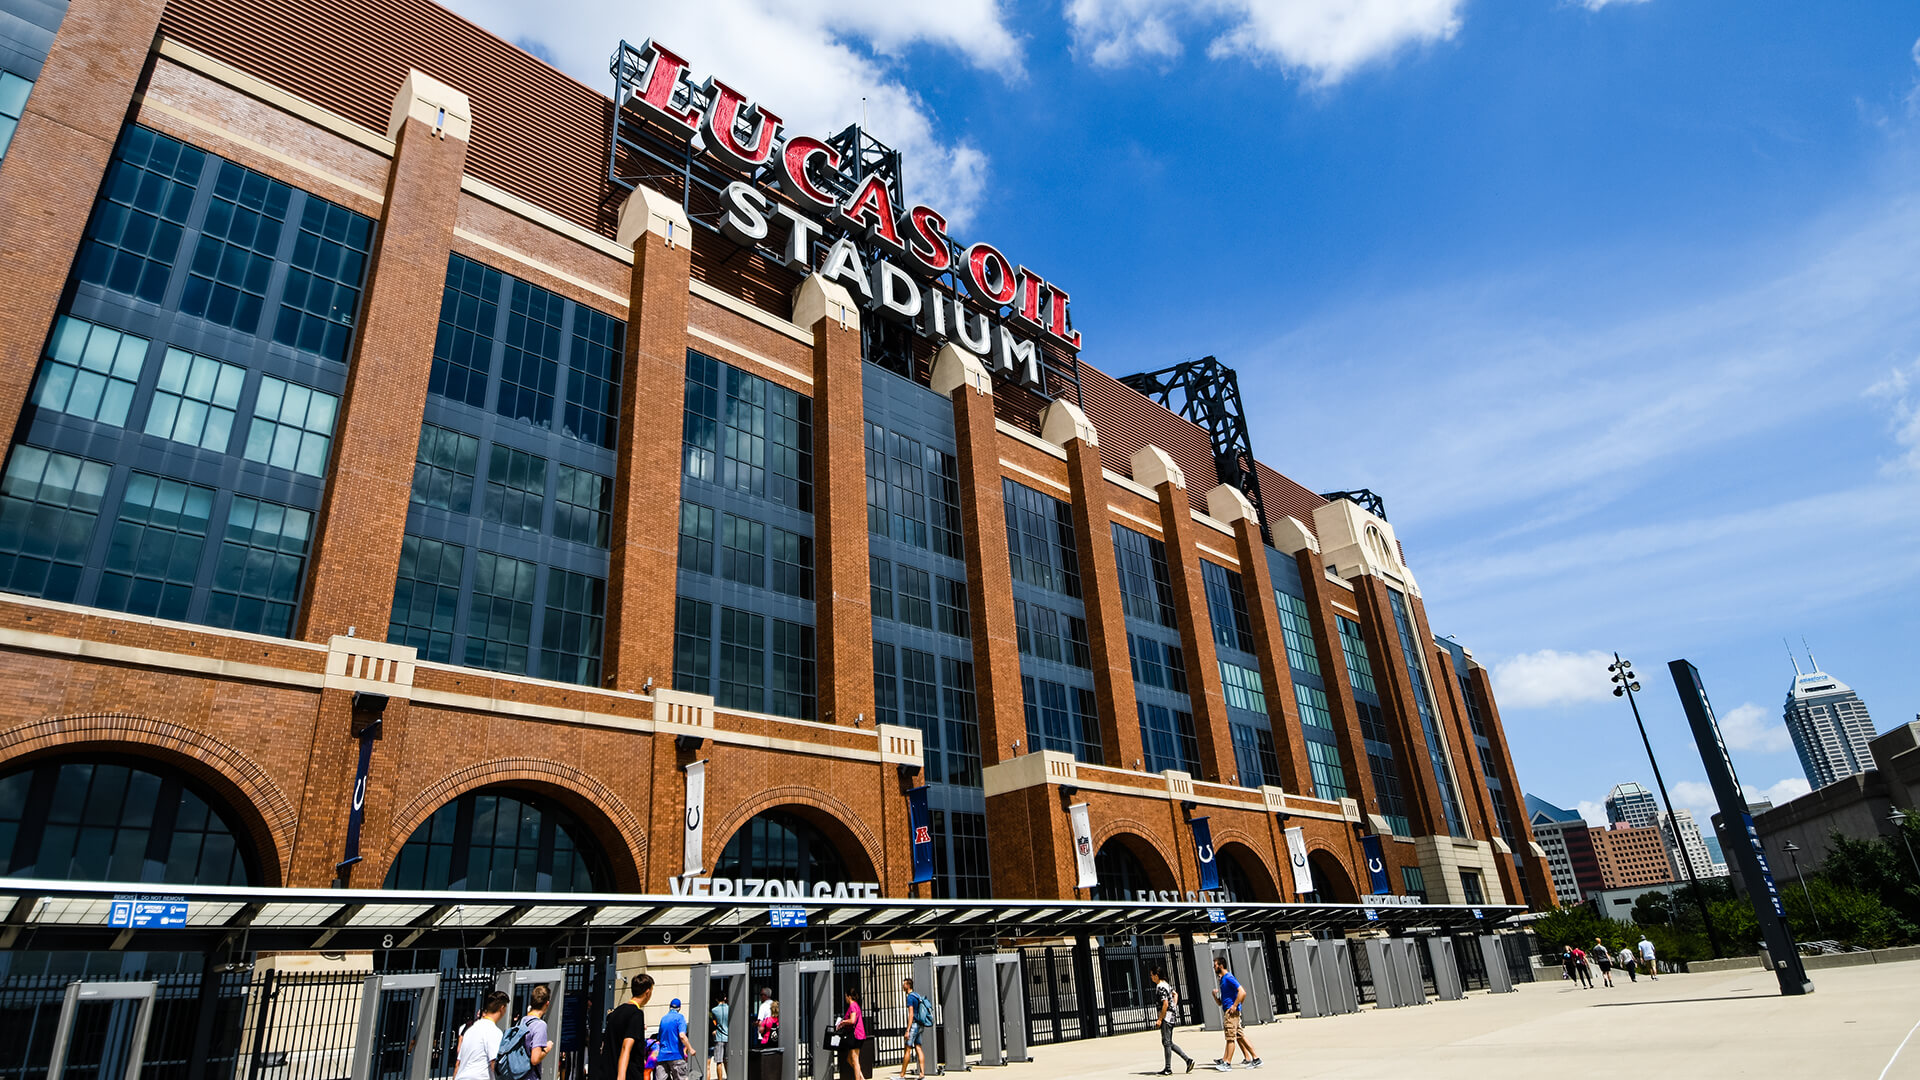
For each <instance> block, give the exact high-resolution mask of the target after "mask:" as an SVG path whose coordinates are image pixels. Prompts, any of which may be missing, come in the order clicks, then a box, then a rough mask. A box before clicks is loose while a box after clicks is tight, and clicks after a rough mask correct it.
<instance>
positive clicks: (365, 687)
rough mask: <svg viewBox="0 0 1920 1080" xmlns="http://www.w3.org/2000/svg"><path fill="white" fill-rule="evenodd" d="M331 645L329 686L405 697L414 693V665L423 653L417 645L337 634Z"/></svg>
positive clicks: (327, 682)
mask: <svg viewBox="0 0 1920 1080" xmlns="http://www.w3.org/2000/svg"><path fill="white" fill-rule="evenodd" d="M327 648H328V652H327V674H326V683H325V685H326V688H327V689H329V690H345V691H348V692H349V693H354V692H365V693H371V694H385V695H386V696H388V697H390V698H399V699H401V700H402V701H404V700H406V699H407V698H409V697H411V696H412V694H413V665H414V660H415V658H416V657H417V656H418V655H419V654H418V652H417V651H416V650H415V649H414V648H413V646H411V645H389V644H387V643H386V642H384V641H374V640H373V639H371V638H350V637H340V636H338V635H336V636H334V637H333V638H332V639H330V640H329V641H328V642H327Z"/></svg>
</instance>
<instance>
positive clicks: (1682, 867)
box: [1660, 809, 1727, 881]
mask: <svg viewBox="0 0 1920 1080" xmlns="http://www.w3.org/2000/svg"><path fill="white" fill-rule="evenodd" d="M1660 833H1661V836H1662V837H1663V838H1664V839H1665V840H1666V844H1667V865H1668V869H1669V870H1671V871H1672V873H1673V880H1675V881H1685V880H1687V862H1686V860H1685V859H1682V858H1681V857H1680V852H1681V850H1682V849H1683V848H1684V849H1685V850H1686V858H1687V859H1692V860H1693V872H1694V874H1695V875H1696V876H1698V877H1703V878H1710V877H1725V876H1726V875H1727V864H1726V863H1725V862H1722V861H1721V860H1720V859H1717V858H1715V857H1714V854H1713V852H1712V851H1710V850H1708V848H1707V841H1706V838H1705V837H1704V836H1702V835H1700V824H1699V823H1698V822H1696V821H1694V820H1693V811H1691V810H1686V809H1681V810H1675V811H1674V812H1673V813H1672V814H1671V815H1668V814H1661V815H1660Z"/></svg>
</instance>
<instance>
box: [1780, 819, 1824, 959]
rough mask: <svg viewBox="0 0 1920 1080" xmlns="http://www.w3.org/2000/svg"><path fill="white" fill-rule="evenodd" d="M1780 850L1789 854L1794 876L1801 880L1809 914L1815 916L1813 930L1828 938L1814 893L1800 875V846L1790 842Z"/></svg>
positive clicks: (1801, 887)
mask: <svg viewBox="0 0 1920 1080" xmlns="http://www.w3.org/2000/svg"><path fill="white" fill-rule="evenodd" d="M1780 850H1782V851H1784V852H1786V853H1787V861H1788V862H1791V863H1792V864H1793V876H1794V877H1796V878H1799V879H1800V895H1801V896H1802V897H1805V898H1806V901H1807V914H1809V915H1811V916H1813V929H1814V931H1815V932H1816V933H1818V934H1819V935H1820V936H1821V937H1826V936H1827V928H1826V927H1824V926H1821V925H1820V913H1819V912H1818V911H1815V910H1814V908H1813V893H1812V892H1811V891H1810V890H1809V889H1808V888H1807V879H1806V878H1805V877H1803V876H1802V875H1801V873H1800V856H1799V855H1798V854H1797V852H1798V851H1799V850H1800V845H1799V844H1796V843H1794V842H1793V841H1791V840H1789V841H1787V843H1786V846H1785V847H1783V848H1781V849H1780Z"/></svg>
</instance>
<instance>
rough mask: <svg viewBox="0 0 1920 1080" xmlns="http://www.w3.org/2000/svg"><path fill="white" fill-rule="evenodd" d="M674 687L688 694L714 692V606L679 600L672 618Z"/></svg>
mask: <svg viewBox="0 0 1920 1080" xmlns="http://www.w3.org/2000/svg"><path fill="white" fill-rule="evenodd" d="M673 686H674V689H676V690H685V691H687V692H688V693H690V694H711V693H712V692H713V605H712V604H709V603H707V602H706V601H704V600H690V599H688V598H687V597H684V596H683V597H681V598H680V600H679V602H678V603H677V604H675V605H674V616H673Z"/></svg>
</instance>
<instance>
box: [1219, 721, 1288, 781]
mask: <svg viewBox="0 0 1920 1080" xmlns="http://www.w3.org/2000/svg"><path fill="white" fill-rule="evenodd" d="M1230 730H1231V732H1232V735H1233V764H1234V767H1235V768H1236V769H1238V770H1239V771H1240V786H1241V787H1249V788H1257V787H1260V786H1261V785H1263V784H1274V785H1278V784H1279V783H1280V779H1281V778H1280V761H1279V759H1278V758H1277V757H1275V756H1274V753H1273V732H1272V731H1270V730H1268V729H1267V728H1264V727H1256V726H1255V725H1253V724H1232V725H1230Z"/></svg>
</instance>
